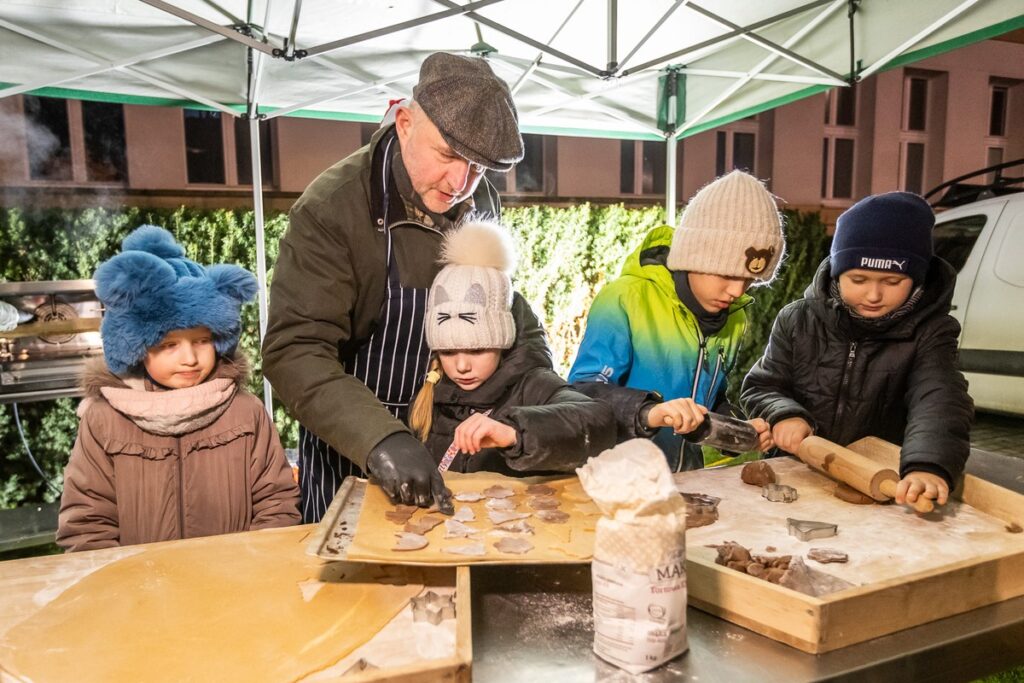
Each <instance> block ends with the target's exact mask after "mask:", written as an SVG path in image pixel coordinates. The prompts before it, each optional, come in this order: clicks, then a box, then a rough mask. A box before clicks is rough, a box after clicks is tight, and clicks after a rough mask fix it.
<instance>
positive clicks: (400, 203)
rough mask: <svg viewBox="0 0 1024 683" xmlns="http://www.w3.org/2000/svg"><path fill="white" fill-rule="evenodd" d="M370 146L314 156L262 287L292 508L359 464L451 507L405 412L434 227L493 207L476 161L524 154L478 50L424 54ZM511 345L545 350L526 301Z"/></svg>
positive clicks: (327, 495)
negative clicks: (295, 485) (313, 169)
mask: <svg viewBox="0 0 1024 683" xmlns="http://www.w3.org/2000/svg"><path fill="white" fill-rule="evenodd" d="M391 114H393V115H394V122H393V123H391V122H390V120H388V121H387V122H386V123H385V125H382V126H381V129H380V130H378V131H377V133H375V134H374V136H373V137H372V138H371V140H370V143H369V145H367V146H366V147H363V148H362V149H359V150H357V151H356V152H354V153H353V154H352V155H350V156H349V157H347V158H345V159H343V160H342V161H340V162H338V163H337V164H335V165H334V166H332V167H331V168H329V169H327V170H326V171H324V172H323V173H322V174H321V175H320V176H319V177H318V178H317V179H316V180H314V181H313V182H312V183H311V184H310V185H309V187H308V188H306V191H305V192H304V193H303V195H302V196H301V197H300V198H299V200H298V201H297V202H296V203H295V205H294V206H293V207H292V209H291V212H290V214H289V219H290V224H289V228H288V231H287V233H286V234H285V236H284V237H283V238H282V240H281V243H280V256H279V257H278V261H277V264H276V266H275V268H274V275H273V281H272V285H271V289H270V317H269V322H268V328H267V334H266V339H265V340H264V344H263V371H264V373H265V374H266V376H267V378H269V379H270V382H271V384H272V385H273V387H274V390H275V392H276V393H277V395H278V396H279V397H280V399H281V400H282V401H283V402H284V404H285V405H286V406H287V407H288V408H289V410H290V411H291V413H292V414H293V415H294V416H295V417H296V418H298V420H299V422H300V423H301V427H300V430H299V488H300V491H301V494H302V501H301V511H302V517H303V521H305V522H315V521H319V519H320V518H321V517H322V516H323V514H324V512H325V511H326V509H327V506H328V505H330V502H331V499H332V498H333V497H334V493H335V491H336V490H337V488H338V486H340V484H341V482H342V480H343V479H344V478H345V477H346V476H349V475H357V476H365V474H364V473H366V474H369V475H370V476H371V477H373V479H374V480H375V481H377V482H378V483H379V484H380V485H381V487H382V488H383V489H384V491H385V492H386V493H387V494H388V495H389V496H390V497H391V498H392V500H394V501H396V502H402V503H405V504H409V505H420V506H424V507H426V506H429V505H431V504H437V505H438V506H439V507H440V508H441V510H442V511H447V512H450V511H451V501H450V492H449V491H448V490H447V489H446V488H445V486H444V481H443V480H442V478H441V476H440V474H439V473H438V472H437V469H436V467H435V465H434V463H433V459H432V458H431V456H430V454H429V453H428V452H427V450H426V448H425V447H424V446H423V444H422V443H420V442H419V441H418V440H417V439H416V438H415V437H414V436H413V435H412V433H411V432H410V431H409V429H408V427H407V426H406V424H405V420H406V417H407V413H408V409H409V404H410V402H411V401H412V399H413V397H414V396H415V394H416V391H417V390H418V389H419V387H420V385H421V384H422V383H423V378H424V375H425V374H426V371H427V360H428V355H429V350H428V348H427V346H426V343H425V340H424V336H423V316H424V312H425V309H426V300H427V291H428V289H429V287H430V284H431V282H433V279H434V276H435V275H436V274H437V272H438V270H439V264H438V260H439V253H438V252H439V248H440V245H441V238H442V235H443V233H444V232H445V231H446V230H449V229H451V228H452V227H453V226H454V225H456V224H458V222H459V221H461V220H462V219H463V218H464V217H465V216H466V215H467V214H468V213H470V212H474V211H475V212H479V213H484V214H489V215H492V216H498V215H500V210H501V209H500V204H499V200H498V194H497V192H496V191H495V189H494V187H493V186H491V185H490V183H488V182H487V180H486V178H484V172H485V171H486V170H492V171H499V172H505V171H508V170H510V169H511V168H512V166H513V165H514V164H515V163H516V162H518V161H519V160H520V159H522V157H523V141H522V137H521V136H520V134H519V127H518V118H517V114H516V109H515V105H514V104H513V102H512V98H511V95H510V93H509V90H508V86H507V85H506V84H505V82H504V81H502V80H501V79H499V78H497V77H496V76H495V75H494V73H493V72H492V71H491V69H490V67H489V66H488V64H487V62H486V61H485V60H483V59H479V58H474V57H463V56H457V55H450V54H446V53H436V54H433V55H431V56H430V57H428V58H427V59H426V60H425V61H424V62H423V65H422V67H421V70H420V80H419V83H418V84H417V85H416V87H415V88H413V101H412V102H403V103H400V104H399V105H397V106H396V107H395V108H393V111H392V112H390V113H389V117H388V118H389V119H390V115H391ZM512 312H513V316H514V317H515V320H516V326H517V330H516V331H517V338H516V344H517V345H518V344H533V345H538V348H541V349H543V350H545V351H546V352H547V354H548V356H549V357H550V351H549V350H548V349H547V341H546V338H545V336H544V331H543V330H542V329H541V327H540V323H539V321H538V320H537V318H536V316H535V315H534V314H533V311H531V310H530V307H529V305H528V304H527V303H526V302H525V301H524V300H522V298H520V297H518V296H517V297H516V299H515V301H514V302H513V309H512Z"/></svg>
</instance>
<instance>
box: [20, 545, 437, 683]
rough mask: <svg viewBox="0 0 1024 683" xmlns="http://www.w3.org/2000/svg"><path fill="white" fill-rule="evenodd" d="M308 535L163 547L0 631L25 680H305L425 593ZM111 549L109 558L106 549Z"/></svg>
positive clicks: (114, 566)
mask: <svg viewBox="0 0 1024 683" xmlns="http://www.w3.org/2000/svg"><path fill="white" fill-rule="evenodd" d="M308 533H309V529H306V528H294V529H288V530H274V531H272V532H255V533H246V534H232V535H229V536H219V537H210V538H204V539H196V540H195V541H186V542H182V543H180V544H179V543H174V544H166V545H165V544H161V545H160V546H158V547H154V548H152V549H150V550H145V551H144V552H140V553H138V554H136V555H132V556H131V557H126V558H123V559H120V560H117V561H115V562H112V563H111V564H108V565H106V566H104V567H102V568H100V569H98V570H96V571H94V572H92V573H90V574H88V575H87V576H85V577H84V578H82V579H81V580H79V581H78V582H77V583H75V584H74V585H72V586H71V587H70V588H68V589H67V590H65V591H64V592H63V593H61V594H60V595H59V596H58V597H56V598H55V599H53V600H52V601H51V602H49V603H48V604H46V605H45V606H43V607H41V608H40V609H39V610H38V611H36V612H35V613H34V614H32V615H30V616H28V617H27V618H26V619H24V620H23V621H21V622H20V623H17V624H15V625H14V626H13V627H11V628H10V629H9V630H7V631H6V632H5V633H4V634H3V635H2V636H0V671H3V672H6V673H8V674H9V675H11V676H13V677H14V679H15V680H31V681H35V682H36V683H42V682H45V681H76V682H79V683H83V682H86V681H103V682H108V681H130V680H139V681H141V680H144V681H184V680H192V681H198V680H203V681H206V680H209V681H228V680H235V681H274V682H280V681H294V680H297V679H300V678H302V677H303V676H305V675H307V674H310V673H312V672H315V671H318V670H320V669H323V668H324V667H327V666H330V665H332V664H334V663H335V662H337V661H338V660H340V659H341V658H343V657H345V656H346V655H348V654H349V653H350V652H352V651H353V650H354V649H355V648H357V647H359V646H360V645H362V644H363V643H365V642H366V641H368V640H369V639H370V638H372V637H373V636H374V635H375V634H376V633H377V632H378V631H380V630H381V628H382V627H384V625H385V624H387V623H388V622H389V621H390V620H391V619H392V618H393V617H394V616H395V615H396V614H398V613H399V611H401V610H402V609H403V608H404V607H405V606H406V604H407V603H408V602H409V600H410V598H412V597H413V596H415V595H417V594H418V593H419V592H420V591H421V590H422V588H423V584H422V577H420V576H419V571H418V570H415V569H409V568H405V569H403V568H390V567H376V566H373V565H356V564H349V563H331V564H326V565H325V564H324V563H323V562H321V561H320V560H318V559H316V558H313V557H310V556H308V555H306V554H305V552H304V547H303V542H304V540H305V536H306V535H308ZM99 552H103V551H99Z"/></svg>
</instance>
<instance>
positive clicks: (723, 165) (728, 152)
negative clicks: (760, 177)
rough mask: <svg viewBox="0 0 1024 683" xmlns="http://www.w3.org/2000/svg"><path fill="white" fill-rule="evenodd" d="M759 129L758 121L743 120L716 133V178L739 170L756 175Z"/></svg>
mask: <svg viewBox="0 0 1024 683" xmlns="http://www.w3.org/2000/svg"><path fill="white" fill-rule="evenodd" d="M757 129H758V124H757V121H756V120H753V121H752V120H750V119H743V120H742V121H738V122H736V123H733V124H730V125H729V127H728V128H727V129H726V130H720V131H718V132H717V133H715V175H716V176H721V175H725V174H726V173H728V172H729V171H732V170H733V169H737V168H738V169H739V170H741V171H746V172H747V173H750V174H752V175H756V173H755V167H756V165H757V164H756V158H757Z"/></svg>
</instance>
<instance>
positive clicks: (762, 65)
mask: <svg viewBox="0 0 1024 683" xmlns="http://www.w3.org/2000/svg"><path fill="white" fill-rule="evenodd" d="M830 1H831V3H832V4H831V6H829V7H826V8H825V9H824V10H823V11H821V12H819V13H818V15H817V16H816V17H814V19H812V20H811V21H809V22H807V23H806V24H804V25H803V26H801V27H800V30H798V31H797V32H796V33H794V34H793V35H791V36H790V37H789V38H787V39H786V42H785V43H784V46H785V48H786V49H788V48H789V47H791V46H793V45H796V44H797V43H798V42H800V41H801V40H803V39H804V38H805V37H806V36H807V34H808V33H810V32H811V31H813V30H814V29H816V28H818V26H819V25H820V24H821V23H822V22H823V21H825V20H826V19H828V18H829V17H830V16H831V15H832V14H833V13H835V12H836V10H838V9H840V8H841V7H845V6H846V0H830ZM781 57H782V55H780V54H778V53H773V54H770V55H768V56H767V57H765V58H764V59H762V60H761V61H760V62H758V63H757V65H756V66H754V68H753V69H751V70H750V72H749V73H748V74H747V75H745V76H744V77H743V78H740V79H739V80H737V81H735V82H733V83H732V84H731V85H729V87H727V88H725V89H724V90H723V91H722V92H720V93H719V94H718V95H717V96H716V97H715V98H714V99H713V100H711V102H709V103H708V104H707V105H705V106H704V108H703V109H701V110H700V111H699V112H698V113H697V115H696V116H694V117H693V118H692V119H690V120H689V121H687V122H686V123H685V124H683V125H682V126H680V127H679V129H678V130H677V131H675V137H676V138H679V137H681V136H682V135H683V133H685V132H686V131H688V130H690V129H691V128H693V127H694V126H696V125H697V124H698V123H700V122H701V121H702V120H703V119H704V118H705V117H706V116H707V115H708V114H710V113H711V112H712V111H714V110H715V108H716V107H718V105H720V104H721V103H722V102H724V101H726V100H727V99H729V98H730V97H732V96H733V95H734V94H735V93H736V92H737V91H739V89H740V88H742V87H743V86H745V85H746V84H747V83H749V82H750V81H751V80H752V79H753V77H754V75H756V74H758V73H761V72H762V71H764V70H765V69H767V68H768V67H769V66H771V63H772V62H774V61H775V60H776V59H779V58H781ZM841 84H842V85H844V86H845V85H846V82H845V81H841Z"/></svg>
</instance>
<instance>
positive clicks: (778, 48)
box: [686, 2, 846, 85]
mask: <svg viewBox="0 0 1024 683" xmlns="http://www.w3.org/2000/svg"><path fill="white" fill-rule="evenodd" d="M686 7H687V9H690V10H692V11H694V12H697V13H698V14H702V15H704V16H705V17H707V18H708V19H711V20H712V21H717V22H718V23H719V24H722V25H723V26H725V27H727V28H731V29H733V30H739V31H742V33H741V34H740V37H742V38H743V39H744V40H748V41H750V42H751V43H754V44H755V45H757V46H759V47H762V48H764V49H765V50H768V51H769V52H774V53H775V54H777V55H779V56H780V57H785V58H786V59H788V60H790V61H791V62H793V63H794V64H799V65H800V66H802V67H804V68H806V69H810V70H811V71H816V72H818V73H820V74H822V75H823V76H830V77H831V78H832V79H834V81H835V82H834V83H833V85H846V80H845V79H844V78H843V77H842V76H840V75H839V74H838V73H836V72H835V71H833V70H832V69H829V68H828V67H825V66H822V65H821V64H818V63H817V62H815V61H813V60H810V59H807V58H806V57H802V56H800V55H798V54H797V53H795V52H793V51H792V50H789V49H787V48H786V47H785V46H783V45H779V44H778V43H776V42H774V41H771V40H768V39H767V38H762V37H761V36H759V35H757V34H756V33H754V32H753V31H752V30H747V29H744V28H743V27H742V26H740V25H739V24H736V23H733V22H731V21H729V20H728V19H726V18H725V17H723V16H721V15H719V14H715V13H714V12H712V11H710V10H707V9H704V8H703V7H701V6H700V5H697V4H694V3H692V2H691V3H690V4H688V5H687V6H686Z"/></svg>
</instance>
